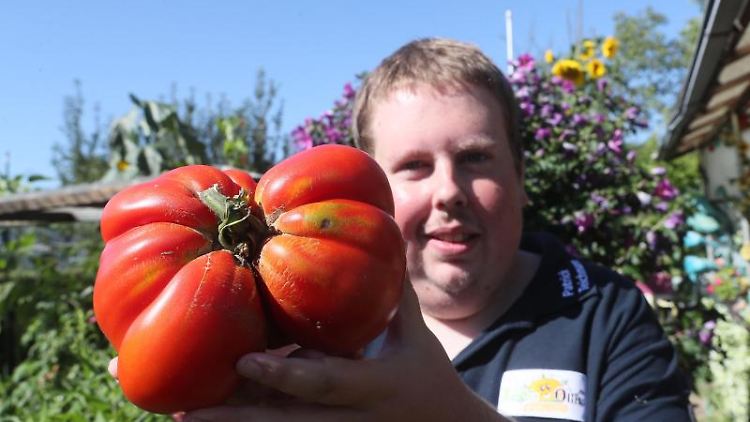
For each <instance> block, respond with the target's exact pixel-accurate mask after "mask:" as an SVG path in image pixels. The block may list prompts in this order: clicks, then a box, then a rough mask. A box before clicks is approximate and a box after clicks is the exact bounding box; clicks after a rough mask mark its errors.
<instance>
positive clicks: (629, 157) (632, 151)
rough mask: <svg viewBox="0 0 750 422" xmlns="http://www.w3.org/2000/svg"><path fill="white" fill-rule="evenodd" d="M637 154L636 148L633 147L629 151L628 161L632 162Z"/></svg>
mask: <svg viewBox="0 0 750 422" xmlns="http://www.w3.org/2000/svg"><path fill="white" fill-rule="evenodd" d="M636 155H638V154H637V153H636V152H635V150H634V149H631V150H630V151H628V155H627V157H625V158H626V159H627V160H628V162H630V163H632V162H633V161H635V157H636Z"/></svg>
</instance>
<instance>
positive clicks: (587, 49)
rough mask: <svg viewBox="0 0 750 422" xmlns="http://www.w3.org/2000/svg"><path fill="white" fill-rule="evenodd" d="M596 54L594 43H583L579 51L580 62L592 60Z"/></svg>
mask: <svg viewBox="0 0 750 422" xmlns="http://www.w3.org/2000/svg"><path fill="white" fill-rule="evenodd" d="M595 54H596V43H595V42H593V41H591V40H585V41H583V48H582V49H581V54H580V57H581V60H583V61H587V60H591V59H593V58H594V55H595Z"/></svg>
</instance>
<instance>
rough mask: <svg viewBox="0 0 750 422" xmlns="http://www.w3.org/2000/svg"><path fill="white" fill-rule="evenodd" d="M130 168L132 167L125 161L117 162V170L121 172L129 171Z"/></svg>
mask: <svg viewBox="0 0 750 422" xmlns="http://www.w3.org/2000/svg"><path fill="white" fill-rule="evenodd" d="M128 167H130V163H128V162H127V161H125V160H120V161H118V162H117V170H119V171H125V170H127V169H128Z"/></svg>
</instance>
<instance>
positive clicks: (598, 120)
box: [594, 113, 607, 124]
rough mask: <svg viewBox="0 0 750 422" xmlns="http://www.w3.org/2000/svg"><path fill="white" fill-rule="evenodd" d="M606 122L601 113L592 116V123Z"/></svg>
mask: <svg viewBox="0 0 750 422" xmlns="http://www.w3.org/2000/svg"><path fill="white" fill-rule="evenodd" d="M606 120H607V118H606V117H605V116H604V115H603V114H602V113H596V114H595V115H594V121H595V122H596V123H598V124H602V123H604V122H605V121H606Z"/></svg>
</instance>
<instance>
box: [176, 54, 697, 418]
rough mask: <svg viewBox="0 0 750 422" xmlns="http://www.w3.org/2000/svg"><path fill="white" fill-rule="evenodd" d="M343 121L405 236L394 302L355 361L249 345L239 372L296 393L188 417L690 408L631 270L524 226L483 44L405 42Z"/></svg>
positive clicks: (508, 112)
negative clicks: (588, 257)
mask: <svg viewBox="0 0 750 422" xmlns="http://www.w3.org/2000/svg"><path fill="white" fill-rule="evenodd" d="M354 119H355V137H356V139H357V141H358V143H359V145H360V147H361V148H363V149H364V150H365V151H367V152H369V153H370V154H371V155H372V156H373V157H374V158H375V160H376V161H377V162H378V163H379V164H380V165H381V166H382V167H383V169H384V171H385V173H386V175H387V176H388V179H389V182H390V183H391V187H392V189H393V194H394V199H395V204H396V212H395V219H396V222H397V223H398V225H399V227H400V228H401V232H402V234H403V236H404V239H405V240H406V244H407V263H408V277H409V279H410V281H411V283H410V286H409V283H406V284H407V288H406V291H405V294H404V299H403V303H402V305H401V307H400V310H399V312H398V314H397V316H396V317H395V319H394V321H393V323H392V324H391V325H390V327H389V329H388V331H387V333H386V334H385V335H384V337H383V338H382V339H380V340H381V341H380V342H376V343H377V344H378V345H375V344H373V345H372V347H371V348H370V350H368V357H367V358H364V359H362V360H349V359H343V358H336V357H329V356H322V355H320V354H319V353H315V352H311V351H302V352H300V353H299V354H298V356H295V357H290V358H279V357H275V356H272V355H268V354H257V353H255V354H250V355H247V356H245V357H243V358H242V359H241V360H240V362H239V363H238V365H237V368H238V371H239V372H240V373H241V374H242V375H244V376H246V377H247V378H249V379H251V380H253V381H255V382H257V383H260V384H262V385H264V386H267V387H271V388H273V389H276V390H279V391H281V392H284V393H287V394H288V395H290V396H291V397H292V400H288V401H282V402H278V403H276V404H275V405H247V406H238V407H219V408H213V409H204V410H200V411H196V412H192V413H191V414H189V415H188V420H189V419H190V418H200V419H205V420H259V421H261V420H262V421H273V420H284V421H298V420H299V421H338V420H340V421H358V420H363V421H401V420H404V421H455V420H468V421H501V420H507V419H506V417H514V418H518V420H537V419H536V418H542V419H539V420H545V421H548V420H578V421H581V420H635V419H645V420H669V421H678V420H688V419H689V411H688V402H687V387H686V385H685V383H684V381H683V379H682V377H681V375H680V374H679V372H678V370H677V367H676V358H675V355H674V351H673V349H672V348H671V345H670V344H669V342H668V341H667V340H666V339H665V337H664V335H663V333H662V331H661V329H660V327H659V325H658V323H657V321H656V319H655V317H654V315H653V313H652V312H651V310H650V309H649V308H648V305H647V304H646V302H645V300H644V299H643V297H642V296H641V294H640V293H639V291H638V290H637V289H636V288H635V287H634V286H633V284H632V283H630V282H628V281H626V280H624V279H623V278H622V277H621V276H619V275H617V274H615V273H613V272H611V271H609V270H607V269H604V268H600V267H597V266H595V265H593V264H590V263H587V262H585V261H583V260H578V259H575V258H573V257H571V256H569V255H567V254H566V253H565V252H564V248H563V247H562V245H560V244H559V243H558V242H557V241H556V240H554V239H552V238H551V237H549V236H545V235H541V234H537V235H524V236H522V226H523V224H522V208H523V206H524V205H525V204H526V202H527V198H526V193H525V191H524V187H523V170H524V166H523V154H522V150H523V149H522V145H521V140H520V136H519V130H518V125H519V121H518V112H517V105H516V102H515V99H514V97H513V93H512V91H511V88H510V86H509V84H508V82H507V81H506V79H505V78H504V77H503V75H502V73H501V72H500V70H498V68H497V67H496V66H495V65H494V64H493V63H492V62H491V61H490V60H489V59H488V58H487V57H486V56H485V55H484V54H482V53H481V52H480V51H479V50H478V49H476V48H474V47H473V46H470V45H466V44H463V43H459V42H454V41H450V40H441V39H427V40H419V41H415V42H412V43H409V44H407V45H406V46H404V47H402V48H401V49H399V50H398V51H396V52H395V53H394V54H393V55H391V56H390V57H388V58H386V59H385V60H384V61H383V62H382V63H381V64H380V66H378V68H377V69H376V70H375V71H374V72H373V73H372V74H371V75H370V76H369V77H368V78H367V80H366V81H365V82H364V85H363V87H362V89H361V90H360V92H359V93H358V97H357V101H356V105H355V116H354ZM522 237H523V239H522ZM411 287H413V290H412V288H411ZM414 293H416V295H415V294H414Z"/></svg>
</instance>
